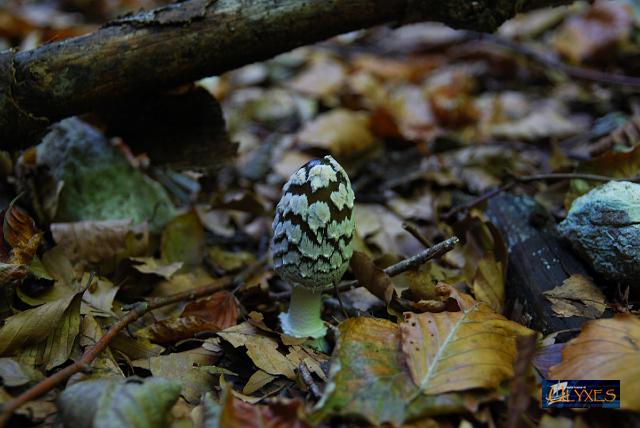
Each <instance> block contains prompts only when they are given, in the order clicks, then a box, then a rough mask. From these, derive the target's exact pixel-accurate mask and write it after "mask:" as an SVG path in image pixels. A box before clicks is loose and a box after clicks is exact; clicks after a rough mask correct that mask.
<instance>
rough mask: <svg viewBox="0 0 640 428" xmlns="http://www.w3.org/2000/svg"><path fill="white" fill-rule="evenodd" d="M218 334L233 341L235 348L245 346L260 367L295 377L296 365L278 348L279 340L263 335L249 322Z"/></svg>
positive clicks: (288, 376)
mask: <svg viewBox="0 0 640 428" xmlns="http://www.w3.org/2000/svg"><path fill="white" fill-rule="evenodd" d="M218 336H220V337H221V338H223V339H224V340H226V341H227V342H229V343H231V345H233V347H234V348H238V347H240V346H244V347H246V348H247V356H248V357H249V358H251V360H252V361H253V364H255V365H256V367H258V368H259V369H262V370H264V371H265V372H267V373H269V374H271V375H283V376H286V377H287V378H289V379H295V378H296V375H295V372H294V370H295V366H294V365H293V363H291V361H289V359H287V357H285V356H284V355H283V354H282V353H280V351H279V350H278V342H276V341H275V340H274V339H272V338H271V337H267V336H263V335H262V333H261V332H260V330H258V329H257V328H256V327H254V326H253V325H251V324H249V323H248V322H244V323H242V324H239V325H236V326H233V327H230V328H228V329H226V330H224V331H221V332H220V333H218Z"/></svg>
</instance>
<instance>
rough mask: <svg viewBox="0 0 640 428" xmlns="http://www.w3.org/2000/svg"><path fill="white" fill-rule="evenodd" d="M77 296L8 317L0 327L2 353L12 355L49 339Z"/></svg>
mask: <svg viewBox="0 0 640 428" xmlns="http://www.w3.org/2000/svg"><path fill="white" fill-rule="evenodd" d="M76 296H77V295H75V294H72V295H70V296H67V297H65V298H62V299H59V300H56V301H53V302H50V303H45V304H44V305H42V306H38V307H37V308H33V309H27V310H26V311H22V312H20V313H18V314H16V315H13V316H11V317H9V318H7V319H6V320H5V324H4V326H3V327H2V328H0V355H11V354H13V353H14V352H15V351H17V350H18V349H20V348H22V347H23V346H26V345H33V344H35V343H38V342H41V341H43V340H45V339H47V338H48V337H49V336H50V335H51V330H52V328H55V326H57V325H58V324H59V323H60V322H61V321H62V319H63V317H64V316H65V311H66V310H67V308H68V307H69V306H70V305H71V303H72V302H73V300H74V299H76Z"/></svg>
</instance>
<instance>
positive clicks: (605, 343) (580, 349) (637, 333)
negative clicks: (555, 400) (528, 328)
mask: <svg viewBox="0 0 640 428" xmlns="http://www.w3.org/2000/svg"><path fill="white" fill-rule="evenodd" d="M638 362H640V320H639V319H638V318H637V317H635V316H633V315H631V314H618V315H616V316H615V317H614V318H612V319H599V320H593V321H588V322H586V323H585V324H584V326H583V327H582V331H581V332H580V334H579V335H578V337H576V338H575V339H573V340H571V341H570V342H569V343H568V344H567V345H566V346H565V347H564V349H563V350H562V361H561V362H560V364H558V365H555V366H553V367H551V369H550V371H549V378H550V379H577V380H590V379H619V380H620V389H621V390H620V400H621V401H620V407H621V408H623V409H627V410H633V411H640V364H638Z"/></svg>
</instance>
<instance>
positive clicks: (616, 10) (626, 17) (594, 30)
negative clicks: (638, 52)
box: [554, 1, 633, 62]
mask: <svg viewBox="0 0 640 428" xmlns="http://www.w3.org/2000/svg"><path fill="white" fill-rule="evenodd" d="M632 25H633V18H632V13H630V11H629V9H628V7H627V6H626V5H624V4H623V3H622V2H612V1H597V2H596V3H595V4H594V5H593V6H592V7H591V8H590V9H589V10H588V11H587V13H585V14H584V15H582V16H573V17H570V18H569V19H567V21H566V23H565V24H564V26H563V27H562V28H561V29H560V31H559V32H558V34H557V35H556V38H555V40H554V44H555V47H556V49H558V51H559V52H560V53H561V54H563V55H564V56H565V57H567V58H569V59H570V60H571V61H573V62H582V61H585V60H590V59H594V58H596V57H598V56H602V55H607V54H610V53H611V52H612V51H615V48H616V47H617V45H618V44H620V43H621V42H622V41H624V40H626V39H627V38H628V37H629V35H630V33H631V28H632Z"/></svg>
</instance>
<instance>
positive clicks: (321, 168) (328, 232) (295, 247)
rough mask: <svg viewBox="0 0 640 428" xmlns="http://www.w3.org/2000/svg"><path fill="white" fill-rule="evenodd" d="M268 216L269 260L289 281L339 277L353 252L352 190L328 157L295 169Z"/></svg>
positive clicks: (320, 282) (317, 284) (315, 283)
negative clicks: (273, 212)
mask: <svg viewBox="0 0 640 428" xmlns="http://www.w3.org/2000/svg"><path fill="white" fill-rule="evenodd" d="M282 190H283V194H282V198H281V199H280V202H278V206H277V207H276V216H275V219H274V220H273V262H274V267H275V270H276V271H277V272H278V273H279V274H280V276H281V277H282V278H283V279H285V280H287V281H289V282H290V283H291V284H293V285H299V286H303V287H307V288H311V289H318V290H319V289H322V288H324V287H325V286H327V285H330V284H332V283H333V282H336V281H338V280H340V278H342V275H343V274H344V272H345V271H346V270H347V267H348V265H349V260H350V259H351V255H352V253H353V235H354V230H355V218H354V214H353V199H354V198H353V190H352V189H351V182H350V181H349V177H348V176H347V173H346V172H345V170H344V169H342V167H341V166H340V164H339V163H338V162H336V160H335V159H333V158H332V157H331V156H325V157H324V158H323V159H315V160H312V161H310V162H308V163H306V164H305V165H304V166H303V167H301V168H300V169H299V170H298V171H296V172H295V173H294V174H293V175H292V176H291V177H289V181H287V183H286V184H285V185H284V187H283V189H282Z"/></svg>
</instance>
